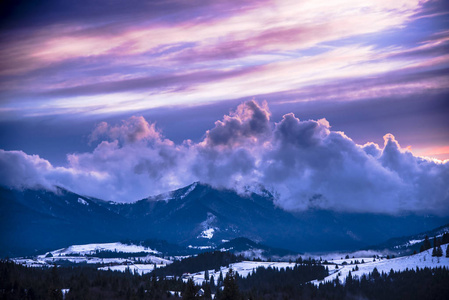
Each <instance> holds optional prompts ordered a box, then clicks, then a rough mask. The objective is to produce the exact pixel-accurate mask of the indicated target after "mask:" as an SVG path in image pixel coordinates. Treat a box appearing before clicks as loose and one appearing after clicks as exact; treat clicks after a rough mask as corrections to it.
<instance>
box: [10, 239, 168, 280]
mask: <svg viewBox="0 0 449 300" xmlns="http://www.w3.org/2000/svg"><path fill="white" fill-rule="evenodd" d="M97 251H112V252H117V253H120V252H124V253H139V254H140V253H142V252H144V253H148V255H146V256H140V255H139V257H129V258H118V257H117V258H100V257H95V253H96V252H97ZM158 253H159V252H157V251H156V250H153V249H151V248H148V247H143V246H137V245H125V244H122V243H103V244H86V245H73V246H70V247H67V248H62V249H58V250H55V251H52V252H47V253H45V254H42V255H38V256H37V257H36V258H15V259H13V261H14V262H15V263H17V264H21V265H24V266H27V267H51V266H53V265H55V264H64V263H74V264H97V265H107V266H114V265H117V267H118V270H121V269H122V267H124V268H126V267H127V266H128V265H135V263H136V262H139V263H141V264H140V265H139V267H138V268H140V269H141V270H145V271H143V272H140V271H139V273H142V274H143V273H148V272H151V270H152V268H153V265H154V264H157V265H158V266H165V265H167V264H171V263H172V261H171V260H168V259H164V258H161V257H158V256H155V255H153V254H158ZM86 255H89V256H86ZM144 264H145V265H150V266H151V267H144ZM124 268H123V270H124ZM132 268H135V267H132ZM150 268H151V270H150V271H146V270H149V269H150Z"/></svg>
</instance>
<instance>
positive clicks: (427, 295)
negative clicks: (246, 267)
mask: <svg viewBox="0 0 449 300" xmlns="http://www.w3.org/2000/svg"><path fill="white" fill-rule="evenodd" d="M260 271H261V272H260V275H259V274H256V275H257V277H255V278H257V280H254V279H255V278H253V279H251V277H248V279H241V278H239V279H237V282H238V283H239V285H240V286H241V287H242V288H241V289H240V293H241V295H242V297H243V298H242V299H273V300H274V299H335V300H339V299H382V300H389V299H441V300H443V299H449V285H448V282H449V270H448V269H447V268H444V267H443V268H441V267H440V268H436V269H428V268H424V269H417V270H406V271H403V272H394V271H393V270H391V271H390V272H389V273H388V274H386V273H379V272H378V271H377V269H374V270H373V272H372V273H370V274H369V275H363V276H362V277H360V278H353V277H352V275H351V274H349V275H348V277H346V278H345V279H346V283H345V284H341V282H340V280H335V281H331V282H327V283H325V284H320V285H319V286H315V285H313V284H311V283H306V284H296V283H295V282H291V281H289V279H288V278H287V277H284V281H281V280H279V279H278V278H276V277H277V276H278V275H280V274H282V273H284V274H286V273H287V271H284V272H282V270H281V271H277V272H276V270H269V271H266V270H265V271H263V270H260ZM257 273H259V270H258V272H257ZM281 276H282V275H281ZM248 281H251V284H248V283H249V282H248ZM247 284H248V285H247Z"/></svg>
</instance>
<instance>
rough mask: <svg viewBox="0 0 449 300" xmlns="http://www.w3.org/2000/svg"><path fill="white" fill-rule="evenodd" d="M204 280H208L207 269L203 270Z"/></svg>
mask: <svg viewBox="0 0 449 300" xmlns="http://www.w3.org/2000/svg"><path fill="white" fill-rule="evenodd" d="M204 280H206V281H209V270H206V271H205V272H204Z"/></svg>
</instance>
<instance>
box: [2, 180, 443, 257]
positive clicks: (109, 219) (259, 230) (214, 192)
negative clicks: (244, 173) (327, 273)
mask: <svg viewBox="0 0 449 300" xmlns="http://www.w3.org/2000/svg"><path fill="white" fill-rule="evenodd" d="M274 203H275V202H274V199H273V196H272V195H271V194H270V193H268V192H267V191H262V192H259V193H251V194H249V195H247V196H241V195H239V194H238V193H236V192H235V191H233V190H226V189H215V188H213V187H211V186H209V185H206V184H201V183H194V184H192V185H189V186H187V187H184V188H181V189H178V190H175V191H172V192H170V193H166V194H163V195H158V196H154V197H149V198H146V199H142V200H139V201H136V202H133V203H127V204H118V203H114V202H107V201H103V200H100V199H95V198H90V197H85V196H82V195H79V194H76V193H73V192H70V191H67V190H65V189H62V188H56V190H55V191H46V190H23V191H17V190H11V189H6V188H0V218H1V221H0V222H1V223H0V224H1V228H2V231H1V236H0V256H11V257H12V256H18V255H31V254H36V253H37V252H42V251H49V250H53V249H57V248H63V247H67V246H69V245H73V244H86V243H102V242H116V241H120V240H125V239H130V240H140V241H142V240H147V239H157V240H165V241H167V242H169V243H172V244H178V245H181V246H183V247H186V246H187V247H188V246H190V247H191V248H201V247H203V248H206V247H212V248H214V247H217V246H218V245H220V244H222V243H224V242H225V241H227V240H232V239H235V238H238V237H246V238H248V239H251V240H253V241H255V242H257V243H263V244H265V245H268V246H270V247H273V248H283V249H288V250H291V251H293V252H306V251H333V250H355V249H360V248H362V247H366V246H368V245H372V244H377V243H380V242H382V241H385V240H387V239H389V238H393V237H395V236H403V235H411V234H415V233H417V232H422V231H425V230H430V229H432V228H435V227H437V226H441V225H442V224H446V223H449V218H441V217H437V216H418V215H412V214H409V215H402V216H391V215H380V214H356V213H341V212H333V211H326V210H307V211H304V212H299V213H291V212H287V211H285V210H282V209H280V208H279V207H277V206H276V205H275V204H274Z"/></svg>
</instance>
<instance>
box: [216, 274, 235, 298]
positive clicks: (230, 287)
mask: <svg viewBox="0 0 449 300" xmlns="http://www.w3.org/2000/svg"><path fill="white" fill-rule="evenodd" d="M239 298H240V292H239V287H238V286H237V282H236V275H235V273H234V271H233V270H232V268H231V269H229V272H228V273H227V274H226V277H225V279H224V281H223V293H222V294H221V295H220V298H219V299H220V300H236V299H239Z"/></svg>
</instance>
